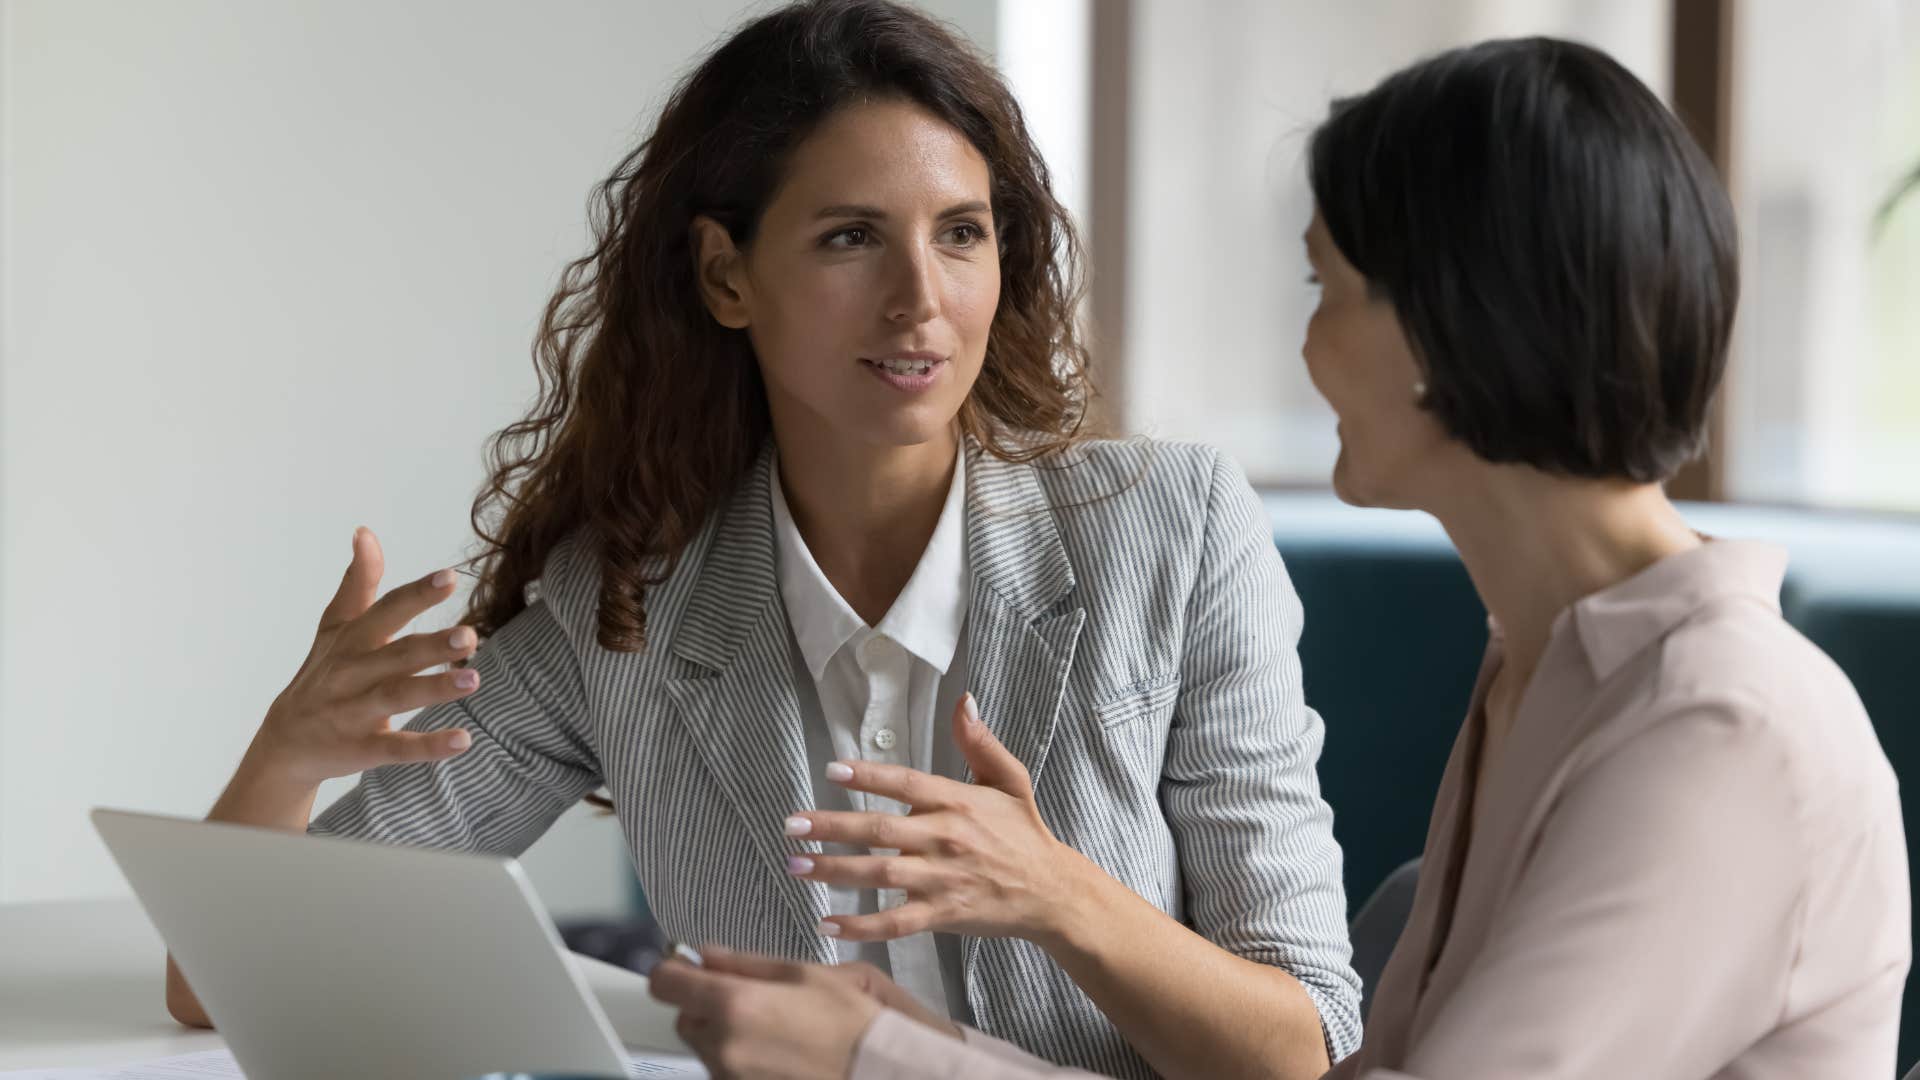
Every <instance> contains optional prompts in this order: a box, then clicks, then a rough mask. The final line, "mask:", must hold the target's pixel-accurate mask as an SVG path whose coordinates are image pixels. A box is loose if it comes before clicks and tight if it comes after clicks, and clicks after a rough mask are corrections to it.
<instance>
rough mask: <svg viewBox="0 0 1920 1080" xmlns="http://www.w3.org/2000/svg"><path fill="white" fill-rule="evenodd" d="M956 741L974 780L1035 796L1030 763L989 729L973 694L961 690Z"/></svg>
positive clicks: (955, 718) (956, 711)
mask: <svg viewBox="0 0 1920 1080" xmlns="http://www.w3.org/2000/svg"><path fill="white" fill-rule="evenodd" d="M953 741H954V742H955V743H957V744H959V746H960V753H961V755H962V756H963V757H965V758H966V759H967V766H968V767H969V768H971V769H972V770H973V780H974V783H976V784H980V785H982V786H984V787H990V788H998V789H1000V790H1001V791H1004V792H1006V793H1007V794H1009V795H1014V796H1017V797H1019V798H1022V799H1026V798H1030V797H1031V796H1032V794H1033V780H1032V778H1031V777H1030V776H1028V775H1027V767H1026V766H1025V765H1022V764H1021V763H1020V759H1019V758H1017V757H1014V756H1013V751H1011V750H1008V749H1007V748H1006V747H1005V746H1003V745H1001V743H1000V740H999V739H996V738H994V737H993V732H991V731H989V730H987V725H986V724H985V722H983V721H982V720H981V719H980V706H979V705H978V703H976V702H975V701H974V700H973V695H972V694H962V695H961V696H960V703H959V704H958V705H956V706H954V709H953Z"/></svg>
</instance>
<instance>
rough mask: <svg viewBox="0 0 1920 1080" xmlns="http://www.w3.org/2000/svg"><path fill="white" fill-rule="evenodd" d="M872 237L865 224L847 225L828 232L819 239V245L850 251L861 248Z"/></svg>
mask: <svg viewBox="0 0 1920 1080" xmlns="http://www.w3.org/2000/svg"><path fill="white" fill-rule="evenodd" d="M872 239H873V234H872V232H871V231H870V230H868V229H867V227H866V226H865V225H849V226H847V227H846V228H844V229H840V230H837V231H835V232H830V233H828V234H827V235H826V236H825V237H823V238H822V239H821V241H820V246H821V247H827V248H837V249H839V250H841V251H852V250H854V249H855V248H863V247H866V246H867V243H868V242H869V241H870V240H872Z"/></svg>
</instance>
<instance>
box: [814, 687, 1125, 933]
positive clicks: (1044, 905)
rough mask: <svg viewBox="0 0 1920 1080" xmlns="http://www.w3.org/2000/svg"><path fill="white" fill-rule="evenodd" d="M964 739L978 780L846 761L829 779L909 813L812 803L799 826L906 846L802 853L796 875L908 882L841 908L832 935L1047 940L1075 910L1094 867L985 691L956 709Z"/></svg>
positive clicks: (876, 844)
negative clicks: (1069, 840)
mask: <svg viewBox="0 0 1920 1080" xmlns="http://www.w3.org/2000/svg"><path fill="white" fill-rule="evenodd" d="M953 737H954V741H955V742H956V743H958V744H959V746H960V750H961V753H962V754H964V755H965V756H966V759H967V764H968V765H969V766H971V767H972V769H973V775H974V783H971V784H963V783H960V782H958V781H955V780H948V779H946V778H944V777H939V776H931V775H928V774H927V773H923V772H918V771H916V770H913V769H908V768H903V767H901V766H898V765H883V764H878V763H874V762H864V761H853V762H838V761H837V762H834V763H833V764H832V765H829V766H827V779H829V780H833V781H835V782H837V783H840V784H843V785H845V786H846V787H849V788H852V789H853V790H855V791H864V792H867V793H869V794H872V795H879V796H881V797H883V798H888V799H893V800H895V801H897V802H901V803H905V804H907V805H908V806H911V807H912V808H913V812H912V813H911V814H908V815H906V816H904V817H903V816H900V815H898V814H876V813H838V812H832V811H822V810H807V811H802V812H800V813H796V814H794V815H793V816H792V817H790V818H788V819H787V823H786V832H787V835H788V836H804V837H807V838H808V839H812V840H821V841H825V842H837V843H843V844H853V845H857V846H862V847H869V848H881V849H893V850H897V851H898V852H900V854H898V855H838V856H835V855H817V856H811V857H810V856H804V855H796V856H793V857H791V858H789V859H788V861H787V872H788V873H790V874H793V875H795V876H796V877H803V878H807V879H810V880H813V881H823V882H828V883H830V884H836V885H852V886H855V887H858V888H873V889H901V890H905V892H906V895H907V902H906V903H905V904H903V905H901V906H899V907H895V908H893V909H891V910H888V911H882V912H878V913H875V914H872V915H834V916H829V917H828V918H827V920H826V921H825V922H823V923H822V924H821V933H823V934H827V935H829V936H833V937H841V938H845V939H847V940H849V941H887V940H892V939H894V938H899V937H905V936H907V935H909V934H917V933H920V932H921V931H924V930H944V931H952V932H955V933H963V934H972V935H975V936H978V937H1023V938H1029V939H1032V940H1035V941H1041V942H1043V943H1044V942H1045V941H1046V940H1047V939H1048V938H1049V937H1051V936H1052V935H1055V934H1057V933H1058V932H1059V930H1060V928H1061V926H1062V923H1063V920H1065V919H1067V918H1069V917H1070V914H1069V912H1070V910H1071V907H1072V903H1071V901H1072V899H1073V895H1074V893H1073V890H1074V887H1075V882H1076V881H1077V880H1078V873H1077V872H1078V871H1081V870H1083V869H1086V868H1088V867H1090V866H1091V864H1090V863H1088V862H1087V861H1086V860H1085V859H1084V858H1083V857H1081V856H1080V854H1079V853H1078V852H1075V851H1074V850H1073V849H1072V848H1069V847H1067V846H1066V845H1065V844H1062V843H1061V842H1060V841H1058V840H1056V839H1054V836H1053V833H1052V832H1051V831H1050V830H1049V829H1048V828H1047V825H1046V822H1045V821H1044V820H1042V819H1041V817H1040V808H1039V806H1038V805H1036V804H1035V802H1034V797H1033V783H1032V780H1031V778H1030V777H1029V776H1028V775H1027V769H1026V766H1024V765H1022V764H1021V763H1020V759H1018V758H1016V757H1014V756H1013V754H1012V753H1010V752H1008V750H1007V748H1006V747H1004V746H1002V745H1000V740H998V739H996V738H994V737H993V733H992V732H990V731H988V730H987V726H986V725H985V724H984V723H982V722H981V721H980V714H979V711H978V709H977V707H976V706H975V704H974V701H973V695H971V694H968V695H967V696H966V697H964V698H962V699H961V701H960V704H959V706H958V707H957V708H955V709H954V718H953Z"/></svg>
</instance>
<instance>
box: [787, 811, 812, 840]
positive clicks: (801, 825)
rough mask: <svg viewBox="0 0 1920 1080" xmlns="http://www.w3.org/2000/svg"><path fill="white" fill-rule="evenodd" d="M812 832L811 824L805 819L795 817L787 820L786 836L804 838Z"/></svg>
mask: <svg viewBox="0 0 1920 1080" xmlns="http://www.w3.org/2000/svg"><path fill="white" fill-rule="evenodd" d="M812 831H813V822H811V821H808V820H807V819H806V818H803V817H799V816H795V817H790V818H788V819H787V835H788V836H805V835H807V834H808V833H810V832H812Z"/></svg>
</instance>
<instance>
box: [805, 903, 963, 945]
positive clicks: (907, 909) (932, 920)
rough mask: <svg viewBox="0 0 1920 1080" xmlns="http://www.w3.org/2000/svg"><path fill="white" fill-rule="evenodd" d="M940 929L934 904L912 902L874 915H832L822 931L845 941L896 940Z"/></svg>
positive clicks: (821, 922) (828, 917)
mask: <svg viewBox="0 0 1920 1080" xmlns="http://www.w3.org/2000/svg"><path fill="white" fill-rule="evenodd" d="M939 926H940V922H939V920H938V918H937V917H936V915H935V912H934V907H933V905H932V904H930V903H928V902H927V901H925V900H910V901H908V902H907V903H905V904H902V905H900V906H899V907H897V908H893V909H891V910H889V911H880V912H875V913H874V914H872V915H829V916H827V917H826V918H824V919H822V920H820V927H819V929H820V933H821V934H822V935H823V936H826V937H830V938H838V939H840V940H842V941H893V940H895V939H897V938H903V937H908V936H910V935H913V934H919V933H924V932H926V931H928V930H935V929H938V928H939Z"/></svg>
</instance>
